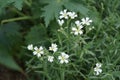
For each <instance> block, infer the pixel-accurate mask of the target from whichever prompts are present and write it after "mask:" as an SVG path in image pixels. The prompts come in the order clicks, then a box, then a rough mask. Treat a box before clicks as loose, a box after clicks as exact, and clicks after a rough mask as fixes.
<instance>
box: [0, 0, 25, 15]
mask: <svg viewBox="0 0 120 80" xmlns="http://www.w3.org/2000/svg"><path fill="white" fill-rule="evenodd" d="M11 4H12V5H13V6H14V7H16V8H17V9H18V10H22V6H23V0H0V14H1V13H2V11H3V10H4V9H5V8H6V7H8V6H10V5H11Z"/></svg>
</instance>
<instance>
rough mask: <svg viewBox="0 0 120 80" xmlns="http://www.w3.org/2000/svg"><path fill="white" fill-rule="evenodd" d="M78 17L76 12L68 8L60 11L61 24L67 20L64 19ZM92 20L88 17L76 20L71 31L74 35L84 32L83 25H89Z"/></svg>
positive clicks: (59, 20) (59, 22)
mask: <svg viewBox="0 0 120 80" xmlns="http://www.w3.org/2000/svg"><path fill="white" fill-rule="evenodd" d="M76 17H78V15H77V14H76V13H75V12H70V11H68V10H67V9H64V10H63V11H60V16H59V19H58V24H59V25H60V26H62V25H63V24H64V22H65V21H64V19H69V18H70V19H75V18H76ZM91 22H92V20H90V19H89V18H88V17H86V18H82V19H81V20H77V21H75V22H74V24H75V27H72V31H71V33H73V34H74V35H81V34H83V29H82V28H83V26H88V25H90V23H91ZM90 29H93V28H90Z"/></svg>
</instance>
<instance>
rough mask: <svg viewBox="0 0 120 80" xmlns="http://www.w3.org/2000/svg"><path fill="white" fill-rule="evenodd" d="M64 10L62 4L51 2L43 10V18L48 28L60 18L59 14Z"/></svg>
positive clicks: (52, 0) (53, 0)
mask: <svg viewBox="0 0 120 80" xmlns="http://www.w3.org/2000/svg"><path fill="white" fill-rule="evenodd" d="M61 9H62V6H61V3H59V2H57V1H55V0H51V1H50V3H49V4H48V5H47V6H45V7H44V8H43V9H42V10H43V11H44V12H43V14H42V17H44V20H45V24H46V27H47V26H48V24H49V23H50V21H51V20H53V19H54V17H55V18H58V15H59V14H58V13H59V12H60V10H61Z"/></svg>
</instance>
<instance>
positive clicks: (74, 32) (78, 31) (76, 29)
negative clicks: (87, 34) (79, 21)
mask: <svg viewBox="0 0 120 80" xmlns="http://www.w3.org/2000/svg"><path fill="white" fill-rule="evenodd" d="M72 33H73V34H74V35H78V34H80V35H81V34H83V30H82V29H81V27H72Z"/></svg>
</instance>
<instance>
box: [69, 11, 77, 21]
mask: <svg viewBox="0 0 120 80" xmlns="http://www.w3.org/2000/svg"><path fill="white" fill-rule="evenodd" d="M68 15H69V17H70V18H71V19H74V18H75V17H77V14H76V13H75V12H68Z"/></svg>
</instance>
